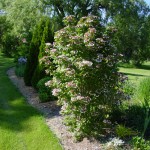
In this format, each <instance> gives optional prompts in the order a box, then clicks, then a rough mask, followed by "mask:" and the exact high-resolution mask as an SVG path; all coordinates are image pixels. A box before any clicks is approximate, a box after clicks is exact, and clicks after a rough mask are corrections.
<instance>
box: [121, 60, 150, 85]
mask: <svg viewBox="0 0 150 150" xmlns="http://www.w3.org/2000/svg"><path fill="white" fill-rule="evenodd" d="M119 69H120V72H122V73H124V74H125V75H127V76H128V77H129V80H130V81H131V82H133V83H136V84H138V83H139V82H140V81H141V79H143V78H147V77H150V61H148V62H146V63H144V64H143V65H142V66H140V67H139V68H136V67H134V66H132V65H122V67H119Z"/></svg>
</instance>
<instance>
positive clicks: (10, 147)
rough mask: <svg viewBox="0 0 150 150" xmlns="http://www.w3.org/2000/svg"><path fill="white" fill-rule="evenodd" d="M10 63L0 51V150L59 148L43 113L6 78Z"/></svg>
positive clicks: (56, 149)
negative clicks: (32, 105)
mask: <svg viewBox="0 0 150 150" xmlns="http://www.w3.org/2000/svg"><path fill="white" fill-rule="evenodd" d="M13 65H14V64H13V60H12V59H10V58H6V57H4V56H2V54H0V150H61V149H62V147H61V145H60V143H59V140H58V139H57V138H56V137H55V135H54V134H53V133H52V132H51V131H50V129H49V128H48V126H47V125H46V124H45V119H44V117H43V116H42V115H41V114H40V113H39V112H38V111H37V110H36V109H35V108H33V107H31V106H30V105H29V104H27V103H26V101H25V99H24V97H23V96H22V95H21V94H20V93H19V92H18V90H17V88H16V87H15V86H14V85H12V83H11V81H10V80H9V79H8V77H7V75H6V71H7V69H8V68H9V67H11V66H13Z"/></svg>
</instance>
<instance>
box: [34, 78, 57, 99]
mask: <svg viewBox="0 0 150 150" xmlns="http://www.w3.org/2000/svg"><path fill="white" fill-rule="evenodd" d="M51 79H52V78H51V77H45V78H43V79H41V80H40V81H39V82H38V84H37V88H38V93H39V98H40V101H41V102H47V101H53V100H56V97H54V96H53V95H52V91H51V88H49V87H47V86H46V85H45V83H46V82H47V81H50V80H51Z"/></svg>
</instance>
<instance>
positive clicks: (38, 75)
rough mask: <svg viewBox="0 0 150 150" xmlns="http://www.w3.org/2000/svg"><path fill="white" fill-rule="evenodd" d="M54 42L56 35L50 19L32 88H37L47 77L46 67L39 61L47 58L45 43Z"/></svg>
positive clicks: (43, 37) (45, 30)
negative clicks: (39, 82)
mask: <svg viewBox="0 0 150 150" xmlns="http://www.w3.org/2000/svg"><path fill="white" fill-rule="evenodd" d="M53 41H54V35H53V31H52V28H51V23H50V19H49V18H48V19H47V21H46V25H45V27H44V31H43V36H42V41H41V45H40V51H39V55H38V62H37V66H36V69H35V71H34V74H33V77H32V81H31V83H32V86H33V87H34V88H36V86H37V83H38V81H39V80H40V79H42V78H43V77H45V76H46V74H45V67H44V66H43V65H42V64H40V63H39V60H40V59H41V58H42V57H43V56H45V43H47V42H50V43H53Z"/></svg>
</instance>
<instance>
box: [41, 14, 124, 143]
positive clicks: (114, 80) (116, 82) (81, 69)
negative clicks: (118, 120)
mask: <svg viewBox="0 0 150 150" xmlns="http://www.w3.org/2000/svg"><path fill="white" fill-rule="evenodd" d="M64 23H65V25H66V26H65V27H64V28H63V29H61V30H59V31H57V32H56V33H55V37H54V38H55V42H54V43H53V45H52V44H50V43H47V44H46V53H47V56H45V57H43V58H42V59H41V62H45V66H46V67H47V70H46V72H47V73H50V74H51V75H53V79H52V80H51V81H49V82H47V83H46V85H47V86H50V87H52V88H53V90H52V94H53V95H54V96H57V97H58V103H59V104H60V105H62V108H61V113H62V115H64V122H65V124H66V125H67V126H69V127H70V130H71V131H72V132H73V133H74V136H75V137H76V138H77V139H78V140H79V139H82V138H83V137H85V136H95V135H98V134H100V133H102V131H103V129H104V127H105V125H106V124H107V122H109V121H108V119H109V113H110V112H111V111H112V109H114V108H116V107H118V105H120V103H121V101H122V100H124V99H125V95H124V93H123V89H122V83H123V82H124V80H125V78H124V76H123V75H122V74H121V73H118V69H117V65H116V64H117V62H118V58H119V57H121V55H120V54H116V53H115V48H114V47H113V46H112V45H111V36H112V35H113V33H114V32H115V29H114V28H112V27H107V28H105V27H104V26H102V25H101V24H100V22H99V19H98V17H96V16H87V17H82V18H81V19H80V20H79V21H78V22H77V21H76V19H75V17H74V16H68V17H66V18H64ZM52 60H53V61H52Z"/></svg>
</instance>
